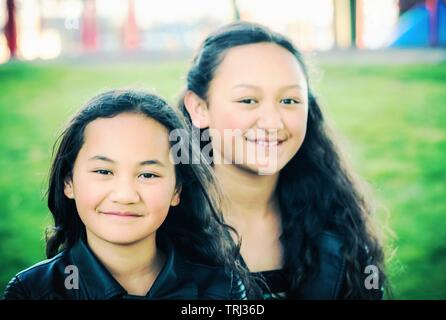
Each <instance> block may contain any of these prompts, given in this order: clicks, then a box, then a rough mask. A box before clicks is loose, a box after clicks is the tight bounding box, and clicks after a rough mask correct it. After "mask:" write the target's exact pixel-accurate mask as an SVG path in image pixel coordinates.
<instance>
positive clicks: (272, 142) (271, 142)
mask: <svg viewBox="0 0 446 320" xmlns="http://www.w3.org/2000/svg"><path fill="white" fill-rule="evenodd" d="M245 140H246V141H248V142H250V143H254V144H256V145H258V146H262V147H268V148H270V147H276V146H280V145H281V144H283V142H284V141H286V140H284V139H255V138H254V139H252V138H247V137H245Z"/></svg>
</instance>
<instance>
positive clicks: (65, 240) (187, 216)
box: [5, 91, 246, 299]
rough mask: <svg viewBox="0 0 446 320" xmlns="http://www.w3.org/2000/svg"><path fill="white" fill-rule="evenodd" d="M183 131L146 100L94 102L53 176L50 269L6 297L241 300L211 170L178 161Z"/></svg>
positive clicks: (22, 278) (109, 95) (68, 135)
mask: <svg viewBox="0 0 446 320" xmlns="http://www.w3.org/2000/svg"><path fill="white" fill-rule="evenodd" d="M177 129H182V130H184V127H183V125H182V122H181V121H180V119H179V118H178V116H177V115H176V114H175V112H174V111H173V109H172V108H170V107H169V106H168V105H167V104H166V103H165V102H164V101H163V100H161V99H160V98H158V97H156V96H154V95H151V94H148V93H145V92H142V91H141V92H139V91H110V92H106V93H103V94H100V95H98V96H96V97H95V98H93V99H92V100H91V101H90V102H88V103H87V105H86V106H85V108H83V109H82V110H81V111H80V112H79V113H78V114H77V115H76V116H75V117H74V118H73V119H72V120H71V122H70V124H69V126H68V128H67V129H66V130H65V131H64V133H63V134H62V136H61V140H60V144H59V146H58V149H57V152H56V154H55V158H54V162H53V165H52V168H51V174H50V181H49V189H48V207H49V209H50V211H51V213H52V214H53V217H54V222H55V226H54V229H53V232H52V234H51V235H50V236H49V238H48V239H47V256H48V258H49V260H45V261H43V262H41V263H38V264H36V265H34V266H32V267H30V268H28V269H26V270H24V271H22V272H20V273H19V274H17V275H16V276H15V277H14V278H13V279H12V280H11V282H10V283H9V285H8V287H7V289H6V291H5V298H6V299H135V298H138V299H239V298H245V297H246V296H245V291H244V286H243V285H242V283H241V281H240V279H242V278H243V277H244V275H243V274H244V273H243V269H242V268H240V267H239V266H238V265H237V264H236V263H234V257H235V255H236V253H237V248H236V246H235V245H233V243H232V241H231V240H229V238H228V234H229V233H228V232H227V230H226V228H225V225H224V224H223V223H222V218H221V214H220V212H219V209H218V208H219V207H218V193H217V190H216V188H215V184H214V182H213V178H212V171H211V169H210V168H209V167H208V166H206V165H204V164H196V165H194V164H183V163H178V164H175V163H176V162H175V163H174V161H172V160H174V159H173V155H172V153H171V147H172V145H173V141H171V139H169V134H170V133H171V132H172V131H173V130H177ZM186 138H187V137H186ZM186 140H187V139H181V138H180V139H179V141H175V143H177V144H180V145H183V144H184V143H186ZM183 150H186V151H185V152H189V150H188V149H187V148H186V149H183Z"/></svg>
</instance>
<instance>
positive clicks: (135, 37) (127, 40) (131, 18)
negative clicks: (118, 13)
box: [123, 0, 139, 50]
mask: <svg viewBox="0 0 446 320" xmlns="http://www.w3.org/2000/svg"><path fill="white" fill-rule="evenodd" d="M123 35H124V47H125V49H127V50H134V49H137V48H138V46H139V34H138V25H137V24H136V17H135V2H134V1H133V0H129V1H128V12H127V20H126V21H125V22H124V34H123Z"/></svg>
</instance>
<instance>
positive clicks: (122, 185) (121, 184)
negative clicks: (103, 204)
mask: <svg viewBox="0 0 446 320" xmlns="http://www.w3.org/2000/svg"><path fill="white" fill-rule="evenodd" d="M116 182H117V183H116V184H115V186H114V187H113V190H112V191H111V192H110V196H109V197H110V200H112V201H113V202H118V203H121V204H131V203H136V202H138V201H139V195H138V192H137V190H136V188H135V186H134V185H133V182H132V181H129V180H127V179H119V181H116Z"/></svg>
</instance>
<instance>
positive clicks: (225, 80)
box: [210, 42, 307, 88]
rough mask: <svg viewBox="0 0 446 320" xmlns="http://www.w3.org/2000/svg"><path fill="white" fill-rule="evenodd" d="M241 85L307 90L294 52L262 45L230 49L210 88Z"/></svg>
mask: <svg viewBox="0 0 446 320" xmlns="http://www.w3.org/2000/svg"><path fill="white" fill-rule="evenodd" d="M238 84H258V85H259V86H260V87H263V86H268V87H271V86H275V85H278V86H279V87H282V86H291V85H298V86H299V87H303V88H306V87H307V80H306V76H305V73H304V71H303V69H302V66H301V64H300V62H299V61H298V59H297V58H296V57H295V56H294V55H293V54H292V53H291V52H290V51H288V50H287V49H285V48H283V47H281V46H280V45H277V44H275V43H263V42H262V43H255V44H248V45H242V46H237V47H233V48H231V49H228V51H227V52H226V54H225V55H224V57H223V59H222V60H221V62H220V64H219V65H218V67H217V68H216V70H215V72H214V76H213V79H212V81H211V85H210V88H212V87H213V86H215V85H218V86H224V87H228V86H229V87H232V86H236V85H238Z"/></svg>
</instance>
